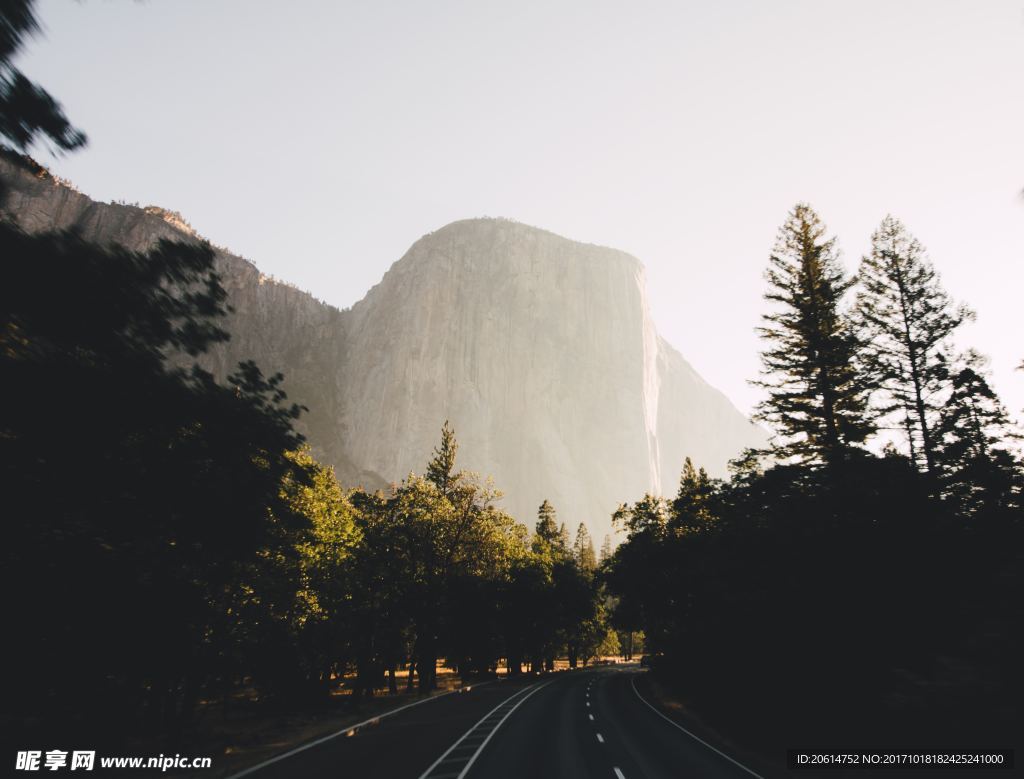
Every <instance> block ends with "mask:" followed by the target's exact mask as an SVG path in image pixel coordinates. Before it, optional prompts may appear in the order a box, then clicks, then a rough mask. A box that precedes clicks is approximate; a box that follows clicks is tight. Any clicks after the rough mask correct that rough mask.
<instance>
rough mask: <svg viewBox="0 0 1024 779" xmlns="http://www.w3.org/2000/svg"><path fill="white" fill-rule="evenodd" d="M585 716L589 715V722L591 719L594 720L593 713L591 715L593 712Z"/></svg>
mask: <svg viewBox="0 0 1024 779" xmlns="http://www.w3.org/2000/svg"><path fill="white" fill-rule="evenodd" d="M587 716H588V717H590V721H591V722H593V721H594V715H593V714H588V715H587Z"/></svg>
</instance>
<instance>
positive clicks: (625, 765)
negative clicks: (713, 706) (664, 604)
mask: <svg viewBox="0 0 1024 779" xmlns="http://www.w3.org/2000/svg"><path fill="white" fill-rule="evenodd" d="M637 675H638V672H637V670H636V669H635V668H632V669H617V668H612V669H607V670H605V669H602V670H595V671H586V672H577V673H571V674H564V675H562V676H560V677H558V678H556V679H555V680H553V681H552V682H551V683H550V684H548V685H547V686H545V687H544V688H543V689H540V690H537V691H536V692H535V693H534V694H532V695H530V697H529V698H528V699H526V700H524V701H523V702H522V704H521V705H520V706H519V707H518V709H517V710H516V711H515V712H513V713H512V714H511V715H510V716H509V717H508V719H507V720H506V721H505V722H504V724H503V725H502V726H501V727H500V728H499V729H498V730H497V731H496V732H495V733H494V735H493V736H492V737H491V740H490V742H489V743H488V744H487V745H486V746H484V747H483V750H482V751H481V752H480V754H479V755H478V756H477V757H476V759H475V761H474V762H473V764H472V765H471V766H470V768H469V771H468V772H467V773H466V774H465V777H464V779H504V778H506V777H507V778H508V779H512V777H516V778H517V779H521V777H536V778H537V779H543V778H544V777H552V779H556V778H558V779H569V778H571V777H588V778H593V779H598V778H599V777H607V779H644V778H646V779H661V778H662V777H665V778H666V779H667V778H668V777H671V778H672V779H680V778H681V777H682V778H683V779H686V778H687V777H693V779H751V778H752V777H756V776H757V774H756V773H754V772H752V771H750V770H749V769H747V768H745V767H743V766H741V765H738V764H737V763H735V762H732V761H731V760H730V758H729V757H727V756H724V755H722V754H719V753H717V752H716V751H714V749H713V748H711V747H710V746H708V745H705V744H702V743H701V742H700V741H698V740H697V739H695V738H693V737H692V736H690V735H688V734H687V733H685V732H683V731H682V730H681V729H679V728H678V727H677V726H676V725H674V724H672V723H671V722H670V721H668V720H666V719H665V718H664V717H663V716H662V715H660V714H659V713H658V712H657V711H656V710H654V709H653V708H651V707H650V706H649V705H648V704H647V703H645V702H644V701H643V700H642V699H641V698H640V696H639V695H638V694H637V692H636V690H635V688H634V686H633V680H634V678H635V677H636V676H637Z"/></svg>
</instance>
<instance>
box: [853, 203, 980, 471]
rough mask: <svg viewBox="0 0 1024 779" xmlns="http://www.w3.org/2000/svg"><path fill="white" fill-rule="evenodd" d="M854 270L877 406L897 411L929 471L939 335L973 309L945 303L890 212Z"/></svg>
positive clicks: (941, 379) (940, 372) (942, 381)
mask: <svg viewBox="0 0 1024 779" xmlns="http://www.w3.org/2000/svg"><path fill="white" fill-rule="evenodd" d="M859 275H860V282H861V286H860V290H859V293H858V295H857V317H858V320H859V323H860V324H861V326H862V327H863V336H864V338H863V340H864V343H865V347H866V348H865V356H866V358H867V361H868V363H869V364H870V366H871V369H872V371H873V372H874V374H875V376H876V377H877V380H878V382H879V384H880V386H881V387H882V388H883V389H884V391H885V394H886V396H887V402H886V403H884V404H883V406H882V407H881V409H880V410H881V411H882V412H883V413H889V414H892V413H895V414H898V415H899V416H900V417H901V425H902V426H903V427H904V428H905V430H906V435H907V439H908V446H909V449H910V456H911V459H912V460H914V462H915V464H916V465H918V466H919V467H923V469H924V470H925V471H926V472H928V473H932V472H933V471H934V468H935V445H936V440H935V439H936V434H935V430H934V427H935V423H936V419H937V417H938V413H939V410H940V409H941V407H942V404H943V402H944V401H945V398H946V397H947V395H948V388H949V368H948V365H947V362H946V359H945V356H944V354H943V349H942V347H943V343H944V342H945V341H946V340H947V339H948V338H949V337H950V336H951V335H952V334H953V332H954V331H955V330H956V329H957V328H958V327H959V326H960V325H961V324H963V323H964V322H965V321H966V320H968V319H970V318H971V317H972V316H973V314H972V313H971V311H970V310H969V309H967V308H966V307H964V306H955V305H954V304H953V302H952V301H951V300H950V298H949V296H948V295H947V294H946V292H945V290H944V289H943V288H942V285H941V284H940V282H939V277H938V274H937V273H936V272H935V269H934V267H932V264H931V262H930V261H929V260H928V257H927V255H926V253H925V250H924V247H922V246H921V244H920V243H918V241H917V239H915V238H914V237H913V236H912V235H911V234H910V233H909V232H908V231H907V229H906V227H904V226H903V224H902V223H901V222H900V221H899V220H897V219H894V218H893V217H892V216H886V217H885V219H883V220H882V224H881V225H880V226H879V228H878V229H877V230H876V231H875V232H874V234H873V235H872V236H871V253H870V254H868V255H867V256H865V257H864V258H863V259H862V261H861V266H860V274H859Z"/></svg>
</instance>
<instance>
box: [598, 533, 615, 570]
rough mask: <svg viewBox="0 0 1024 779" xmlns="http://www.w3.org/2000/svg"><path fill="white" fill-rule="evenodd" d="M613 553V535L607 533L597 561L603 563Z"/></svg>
mask: <svg viewBox="0 0 1024 779" xmlns="http://www.w3.org/2000/svg"><path fill="white" fill-rule="evenodd" d="M612 554H613V551H612V537H611V536H610V535H608V534H607V533H605V536H604V541H602V542H601V555H600V556H599V557H598V558H597V561H598V562H599V563H603V562H604V561H605V560H607V559H608V558H610V557H611V556H612Z"/></svg>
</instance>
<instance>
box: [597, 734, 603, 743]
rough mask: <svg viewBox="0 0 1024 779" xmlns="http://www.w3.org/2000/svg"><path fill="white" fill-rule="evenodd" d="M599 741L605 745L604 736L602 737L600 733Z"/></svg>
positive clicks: (598, 735)
mask: <svg viewBox="0 0 1024 779" xmlns="http://www.w3.org/2000/svg"><path fill="white" fill-rule="evenodd" d="M597 740H598V741H600V742H601V743H602V744H603V743H604V736H602V735H601V734H600V733H598V734H597Z"/></svg>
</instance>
